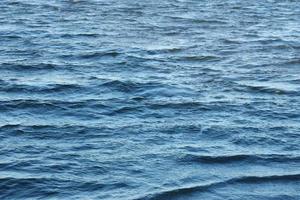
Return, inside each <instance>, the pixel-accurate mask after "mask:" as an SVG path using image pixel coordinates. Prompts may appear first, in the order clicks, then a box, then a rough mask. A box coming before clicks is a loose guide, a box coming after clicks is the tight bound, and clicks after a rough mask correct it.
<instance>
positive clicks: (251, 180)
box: [134, 174, 300, 200]
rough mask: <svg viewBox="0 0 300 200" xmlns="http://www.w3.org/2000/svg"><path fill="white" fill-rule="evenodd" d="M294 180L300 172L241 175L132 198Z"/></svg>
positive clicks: (152, 198)
mask: <svg viewBox="0 0 300 200" xmlns="http://www.w3.org/2000/svg"><path fill="white" fill-rule="evenodd" d="M278 181H279V182H294V181H300V174H286V175H270V176H242V177H237V178H232V179H228V180H224V181H220V182H211V183H207V184H202V185H191V186H187V187H180V188H174V189H168V190H165V191H161V192H157V193H154V194H147V195H145V196H143V197H138V198H134V200H163V199H174V198H178V197H182V196H184V195H190V194H191V193H194V192H205V191H209V190H212V189H216V188H219V187H223V186H228V185H234V184H239V183H241V184H261V183H265V182H278Z"/></svg>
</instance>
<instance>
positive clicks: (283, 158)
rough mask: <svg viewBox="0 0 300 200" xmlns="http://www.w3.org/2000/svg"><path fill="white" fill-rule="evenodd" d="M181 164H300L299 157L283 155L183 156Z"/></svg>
mask: <svg viewBox="0 0 300 200" xmlns="http://www.w3.org/2000/svg"><path fill="white" fill-rule="evenodd" d="M179 160H180V162H184V163H189V162H195V163H205V164H211V165H214V164H230V163H241V162H246V163H252V164H253V163H268V164H269V163H281V162H295V163H297V162H300V157H299V156H293V155H281V154H265V155H264V154H262V155H259V154H255V155H251V154H238V155H216V156H211V155H197V154H186V155H184V156H182V157H181V158H180V159H179Z"/></svg>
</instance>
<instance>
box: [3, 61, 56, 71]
mask: <svg viewBox="0 0 300 200" xmlns="http://www.w3.org/2000/svg"><path fill="white" fill-rule="evenodd" d="M58 68H59V66H58V65H55V64H50V63H38V64H31V65H30V64H20V63H1V64H0V70H10V71H11V70H13V71H22V72H23V71H24V70H29V71H37V70H38V71H41V70H43V71H48V70H56V69H58Z"/></svg>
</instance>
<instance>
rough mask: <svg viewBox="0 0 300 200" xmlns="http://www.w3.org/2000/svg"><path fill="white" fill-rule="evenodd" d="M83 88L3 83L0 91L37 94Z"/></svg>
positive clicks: (76, 85) (75, 85)
mask: <svg viewBox="0 0 300 200" xmlns="http://www.w3.org/2000/svg"><path fill="white" fill-rule="evenodd" d="M82 88H83V87H82V86H81V85H78V84H48V85H45V86H33V85H25V84H12V83H5V84H2V85H0V91H4V92H12V93H19V92H37V93H52V92H53V93H56V92H70V91H76V90H80V89H82Z"/></svg>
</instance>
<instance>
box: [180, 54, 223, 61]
mask: <svg viewBox="0 0 300 200" xmlns="http://www.w3.org/2000/svg"><path fill="white" fill-rule="evenodd" d="M220 59H221V58H220V57H218V56H210V55H208V56H201V55H191V56H180V57H175V60H177V61H194V62H196V61H197V62H199V61H201V62H209V61H219V60H220Z"/></svg>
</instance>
